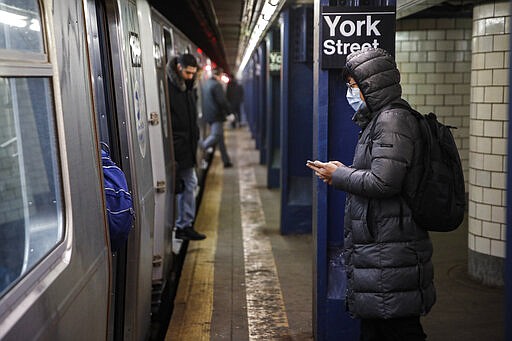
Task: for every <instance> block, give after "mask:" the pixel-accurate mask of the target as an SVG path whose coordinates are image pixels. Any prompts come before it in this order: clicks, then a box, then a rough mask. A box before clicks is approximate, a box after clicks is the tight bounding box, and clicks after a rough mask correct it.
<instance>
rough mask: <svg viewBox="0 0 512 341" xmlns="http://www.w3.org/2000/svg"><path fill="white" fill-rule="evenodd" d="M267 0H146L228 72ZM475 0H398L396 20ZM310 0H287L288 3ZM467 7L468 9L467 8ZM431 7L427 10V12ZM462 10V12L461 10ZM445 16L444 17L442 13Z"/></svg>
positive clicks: (235, 67) (433, 13)
mask: <svg viewBox="0 0 512 341" xmlns="http://www.w3.org/2000/svg"><path fill="white" fill-rule="evenodd" d="M266 1H268V0H167V1H164V0H149V3H150V4H151V5H152V6H153V7H154V8H155V9H157V10H158V11H159V12H160V13H161V14H163V15H164V16H165V17H167V18H168V19H169V21H170V22H172V23H173V25H175V26H176V27H177V28H178V29H179V30H181V31H182V32H183V33H184V34H185V35H187V36H188V37H189V38H190V40H192V41H193V42H194V43H195V44H196V45H197V46H199V47H200V48H201V49H202V50H203V51H204V52H205V53H206V54H207V55H208V56H209V57H210V59H211V60H212V61H213V62H215V63H216V64H217V65H219V66H221V67H222V68H223V69H224V70H225V71H226V72H227V73H229V74H234V73H235V72H237V71H238V65H237V62H239V61H240V59H241V58H240V57H241V56H240V54H241V53H243V51H240V50H239V49H244V48H245V47H246V46H247V44H248V40H249V36H250V33H251V32H252V30H253V28H254V27H255V25H256V22H257V19H258V16H259V14H260V12H261V9H262V8H263V5H264V3H265V2H266ZM473 1H475V0H397V19H398V18H404V17H407V16H413V15H414V16H417V17H425V16H426V17H434V18H435V17H442V16H446V13H450V15H451V16H453V13H454V12H455V13H456V12H459V15H461V14H462V13H464V14H465V15H467V14H466V13H467V12H468V9H469V10H470V9H471V3H472V2H473ZM312 2H313V0H286V3H287V4H292V3H294V4H305V3H310V4H311V3H312ZM468 5H469V7H468ZM429 8H430V10H429ZM462 10H463V11H462ZM443 13H444V14H443Z"/></svg>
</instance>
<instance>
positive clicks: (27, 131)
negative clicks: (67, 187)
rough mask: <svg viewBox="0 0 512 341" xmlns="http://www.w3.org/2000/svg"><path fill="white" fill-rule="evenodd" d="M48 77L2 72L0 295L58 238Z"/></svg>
mask: <svg viewBox="0 0 512 341" xmlns="http://www.w3.org/2000/svg"><path fill="white" fill-rule="evenodd" d="M52 98H53V93H52V89H51V78H49V77H0V120H1V122H2V124H1V125H0V193H1V195H2V200H0V295H3V294H4V293H5V292H6V290H7V289H8V288H9V287H11V286H12V285H13V284H14V283H16V282H17V281H18V280H19V279H20V278H21V277H22V276H23V275H24V274H26V273H27V272H28V271H29V270H30V269H31V268H33V267H34V265H36V264H37V263H38V262H39V261H40V260H42V258H43V257H44V256H46V255H47V254H48V253H49V252H50V251H51V250H52V249H53V248H54V247H55V246H56V244H57V243H58V242H59V241H60V240H61V239H62V237H63V223H62V199H61V195H62V193H61V183H60V172H59V167H58V155H57V154H58V151H57V147H56V138H55V136H56V131H55V130H56V129H55V122H54V113H53V112H54V107H53V100H52Z"/></svg>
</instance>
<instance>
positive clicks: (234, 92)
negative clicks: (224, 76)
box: [226, 78, 244, 128]
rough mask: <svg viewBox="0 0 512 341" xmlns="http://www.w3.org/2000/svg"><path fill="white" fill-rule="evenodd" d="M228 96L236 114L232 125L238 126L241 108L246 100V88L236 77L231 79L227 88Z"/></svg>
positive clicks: (233, 126)
mask: <svg viewBox="0 0 512 341" xmlns="http://www.w3.org/2000/svg"><path fill="white" fill-rule="evenodd" d="M226 97H227V99H228V102H229V105H230V106H231V110H232V111H233V114H234V115H235V120H234V121H233V122H231V127H232V128H236V127H237V126H238V125H239V124H240V117H241V110H240V106H241V105H242V102H243V101H244V88H243V86H241V85H240V84H239V83H238V81H237V80H236V78H233V79H231V81H230V82H229V83H228V86H227V89H226Z"/></svg>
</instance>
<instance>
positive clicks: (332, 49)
mask: <svg viewBox="0 0 512 341" xmlns="http://www.w3.org/2000/svg"><path fill="white" fill-rule="evenodd" d="M370 47H373V48H377V47H379V42H378V41H377V39H373V43H363V44H359V43H344V42H342V41H341V40H339V39H338V40H336V41H335V40H333V39H328V40H326V41H324V53H325V54H326V55H328V56H330V55H333V54H340V55H341V54H350V53H352V52H356V51H359V50H362V49H366V48H370Z"/></svg>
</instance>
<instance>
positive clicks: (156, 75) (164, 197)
mask: <svg viewBox="0 0 512 341" xmlns="http://www.w3.org/2000/svg"><path fill="white" fill-rule="evenodd" d="M146 11H147V12H148V15H147V16H146V15H143V16H142V19H141V20H149V19H150V17H151V22H145V23H144V24H143V25H142V26H141V28H142V29H143V32H144V30H146V31H147V32H144V36H149V35H151V36H152V37H153V39H152V41H149V40H147V41H145V42H143V43H145V44H146V45H143V46H144V48H143V50H145V51H146V50H148V51H151V50H153V55H146V56H145V59H144V61H145V63H146V65H151V68H150V67H147V68H145V69H144V70H145V72H147V77H146V78H145V80H146V89H147V91H148V96H147V99H148V108H151V110H152V113H151V115H152V119H151V125H150V128H149V135H150V140H151V155H152V162H153V176H154V180H155V188H156V194H155V226H154V232H155V234H154V239H153V299H154V300H160V296H161V294H162V291H163V289H164V287H165V284H166V279H167V275H168V274H169V270H170V266H171V260H172V252H171V245H172V228H173V225H174V172H175V170H174V152H173V146H172V130H171V127H170V117H169V116H168V112H167V111H168V110H167V108H168V106H167V96H166V93H167V92H166V71H165V70H166V58H165V52H164V51H165V50H166V41H165V38H164V32H163V26H162V24H161V21H162V18H161V17H160V16H159V15H158V14H157V13H156V12H152V13H151V15H149V11H150V9H149V6H147V4H145V5H144V4H141V6H140V7H139V13H141V14H146V13H145V12H146ZM155 18H160V20H155ZM150 29H151V31H150ZM148 81H149V82H151V84H148ZM150 91H151V94H149V92H150ZM148 110H149V109H148Z"/></svg>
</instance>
